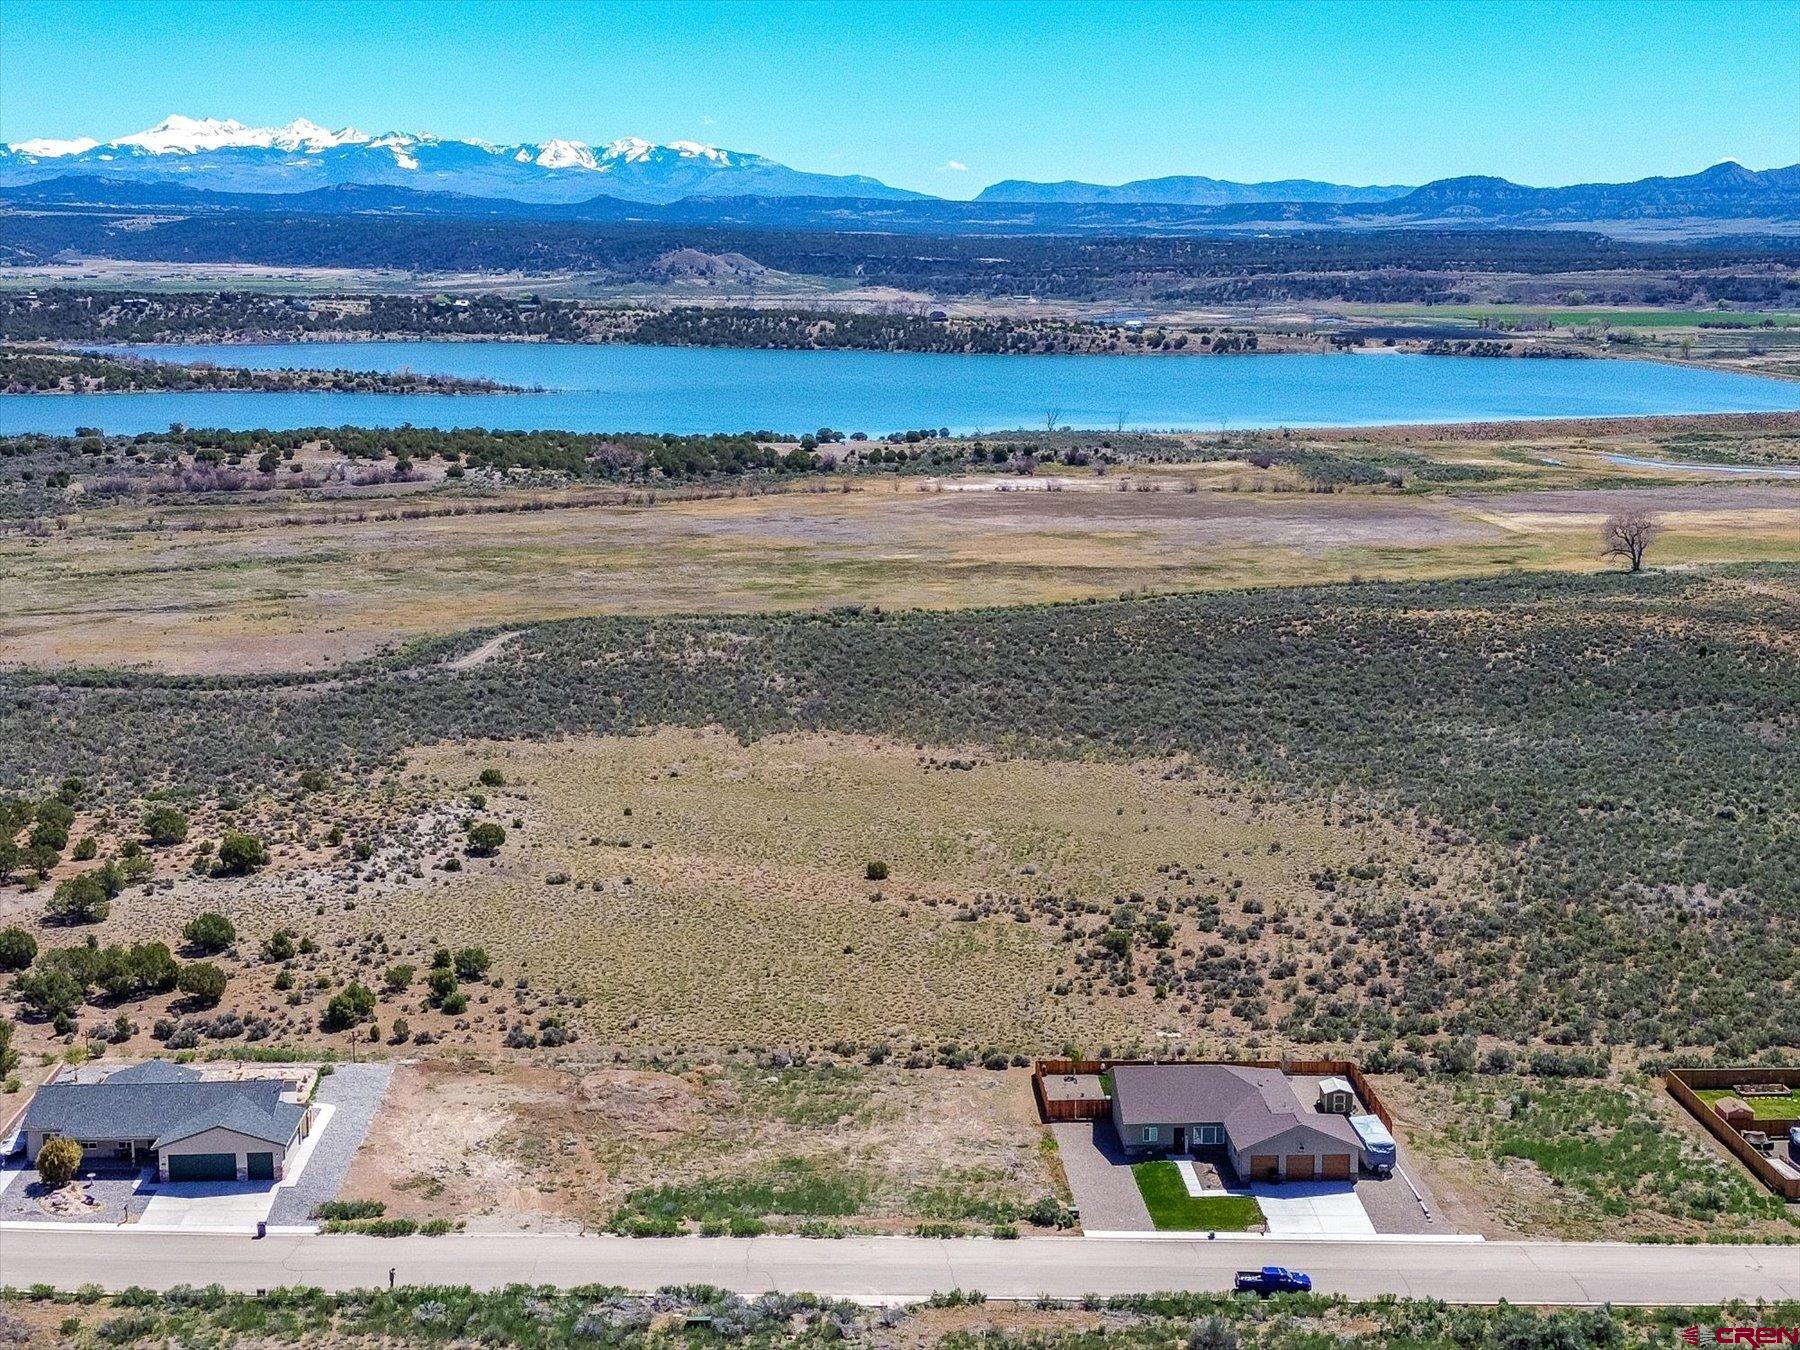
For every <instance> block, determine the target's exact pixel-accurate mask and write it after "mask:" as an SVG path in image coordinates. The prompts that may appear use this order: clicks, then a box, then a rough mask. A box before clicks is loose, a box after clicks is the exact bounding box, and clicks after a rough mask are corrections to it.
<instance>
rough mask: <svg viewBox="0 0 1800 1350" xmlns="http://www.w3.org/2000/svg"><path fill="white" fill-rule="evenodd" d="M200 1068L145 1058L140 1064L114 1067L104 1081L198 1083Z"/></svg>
mask: <svg viewBox="0 0 1800 1350" xmlns="http://www.w3.org/2000/svg"><path fill="white" fill-rule="evenodd" d="M200 1077H201V1075H200V1070H198V1069H190V1068H188V1066H187V1065H185V1064H171V1063H170V1062H169V1061H168V1060H166V1059H147V1060H145V1061H144V1062H143V1063H142V1064H133V1065H130V1066H129V1067H127V1068H123V1069H116V1070H114V1071H113V1072H112V1073H109V1074H107V1075H106V1077H105V1078H104V1079H102V1080H101V1081H102V1082H106V1083H198V1082H199V1081H200Z"/></svg>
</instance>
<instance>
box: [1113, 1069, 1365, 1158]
mask: <svg viewBox="0 0 1800 1350" xmlns="http://www.w3.org/2000/svg"><path fill="white" fill-rule="evenodd" d="M1112 1079H1113V1107H1112V1117H1113V1125H1114V1127H1115V1128H1116V1129H1117V1130H1118V1133H1119V1143H1120V1144H1121V1145H1122V1146H1123V1147H1124V1149H1125V1151H1126V1152H1127V1153H1188V1152H1196V1153H1198V1152H1205V1151H1208V1150H1215V1149H1216V1150H1222V1151H1223V1152H1224V1153H1225V1155H1226V1157H1228V1158H1229V1159H1230V1161H1231V1165H1232V1167H1233V1168H1234V1169H1235V1170H1236V1171H1237V1174H1238V1175H1239V1176H1240V1177H1244V1178H1248V1179H1250V1180H1253V1181H1274V1180H1289V1181H1299V1180H1308V1181H1310V1180H1313V1179H1315V1178H1316V1179H1343V1178H1349V1177H1354V1176H1355V1174H1356V1159H1357V1157H1358V1155H1359V1154H1360V1153H1361V1151H1362V1141H1361V1140H1360V1139H1359V1138H1358V1137H1357V1134H1356V1131H1355V1130H1353V1129H1352V1128H1351V1127H1350V1122H1349V1121H1348V1120H1346V1119H1345V1118H1344V1117H1342V1116H1334V1115H1320V1114H1318V1113H1317V1112H1314V1111H1310V1110H1307V1109H1306V1108H1304V1107H1302V1106H1301V1104H1300V1099H1299V1098H1298V1097H1297V1096H1295V1095H1294V1089H1293V1087H1292V1086H1291V1085H1290V1084H1289V1083H1288V1079H1287V1075H1286V1074H1284V1073H1282V1072H1281V1071H1280V1070H1278V1069H1248V1068H1239V1067H1237V1066H1236V1065H1231V1064H1124V1065H1120V1066H1119V1067H1117V1068H1115V1069H1114V1070H1113V1071H1112Z"/></svg>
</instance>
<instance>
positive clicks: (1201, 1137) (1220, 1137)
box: [1194, 1125, 1225, 1147]
mask: <svg viewBox="0 0 1800 1350" xmlns="http://www.w3.org/2000/svg"><path fill="white" fill-rule="evenodd" d="M1194 1142H1195V1143H1196V1144H1199V1145H1201V1146H1203V1147H1204V1146H1205V1145H1208V1144H1222V1143H1224V1142H1225V1127H1224V1126H1223V1125H1196V1126H1194Z"/></svg>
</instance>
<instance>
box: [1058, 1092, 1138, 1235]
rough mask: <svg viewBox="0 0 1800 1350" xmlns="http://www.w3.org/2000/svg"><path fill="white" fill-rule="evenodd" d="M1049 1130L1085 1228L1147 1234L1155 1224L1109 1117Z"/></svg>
mask: <svg viewBox="0 0 1800 1350" xmlns="http://www.w3.org/2000/svg"><path fill="white" fill-rule="evenodd" d="M1050 1129H1051V1132H1052V1133H1054V1134H1055V1135H1056V1152H1057V1155H1058V1156H1059V1157H1060V1158H1061V1159H1062V1165H1063V1173H1064V1175H1066V1176H1067V1177H1068V1178H1069V1189H1070V1190H1071V1191H1073V1192H1074V1194H1075V1207H1076V1208H1077V1209H1079V1210H1080V1211H1081V1227H1082V1230H1083V1231H1084V1232H1089V1233H1127V1232H1149V1231H1150V1230H1151V1229H1153V1228H1154V1227H1155V1225H1154V1224H1153V1223H1151V1221H1150V1211H1149V1210H1147V1209H1145V1208H1144V1196H1143V1193H1142V1192H1141V1191H1139V1190H1138V1185H1137V1178H1136V1177H1134V1176H1133V1175H1132V1173H1131V1163H1130V1160H1129V1159H1127V1158H1126V1157H1125V1153H1124V1150H1123V1149H1121V1148H1120V1147H1119V1136H1118V1133H1117V1131H1115V1130H1114V1129H1113V1123H1112V1121H1111V1120H1110V1119H1108V1120H1094V1121H1086V1120H1079V1121H1066V1122H1059V1123H1057V1124H1054V1125H1052V1126H1051V1127H1050Z"/></svg>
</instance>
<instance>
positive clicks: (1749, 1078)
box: [1663, 1069, 1800, 1200]
mask: <svg viewBox="0 0 1800 1350" xmlns="http://www.w3.org/2000/svg"><path fill="white" fill-rule="evenodd" d="M1754 1082H1764V1083H1784V1084H1786V1085H1787V1086H1788V1087H1790V1088H1794V1087H1800V1069H1671V1070H1670V1071H1669V1073H1668V1074H1667V1076H1666V1077H1664V1079H1663V1085H1664V1086H1665V1087H1667V1088H1668V1090H1669V1095H1670V1096H1671V1097H1673V1098H1674V1099H1675V1100H1676V1101H1678V1102H1680V1103H1681V1105H1682V1106H1683V1108H1685V1109H1686V1111H1687V1113H1688V1114H1689V1115H1690V1116H1692V1117H1693V1118H1694V1119H1695V1120H1697V1121H1699V1122H1700V1123H1701V1124H1702V1125H1703V1126H1705V1127H1706V1130H1707V1133H1709V1134H1711V1135H1712V1137H1713V1138H1715V1139H1717V1140H1718V1141H1719V1142H1720V1143H1721V1144H1723V1145H1725V1147H1726V1148H1728V1149H1730V1150H1731V1152H1732V1154H1733V1155H1734V1156H1735V1157H1736V1158H1737V1160H1738V1161H1739V1162H1741V1163H1743V1164H1744V1166H1745V1167H1748V1168H1749V1169H1750V1171H1751V1173H1752V1174H1753V1175H1754V1176H1755V1177H1756V1179H1757V1180H1758V1181H1760V1182H1762V1184H1763V1185H1765V1186H1767V1187H1768V1188H1769V1189H1770V1190H1772V1191H1774V1192H1775V1193H1776V1194H1777V1195H1779V1196H1783V1197H1784V1198H1786V1199H1789V1200H1800V1177H1791V1176H1788V1175H1787V1174H1786V1173H1785V1172H1783V1171H1782V1170H1781V1169H1780V1168H1778V1167H1776V1166H1775V1164H1774V1163H1772V1162H1770V1161H1769V1160H1768V1159H1767V1158H1765V1157H1763V1155H1762V1154H1760V1153H1758V1152H1757V1151H1756V1150H1755V1149H1753V1148H1751V1147H1750V1145H1749V1143H1748V1142H1747V1141H1746V1140H1745V1139H1744V1136H1743V1135H1741V1134H1739V1133H1738V1132H1737V1130H1735V1129H1733V1128H1732V1127H1731V1126H1730V1125H1729V1124H1727V1123H1726V1122H1725V1120H1724V1118H1723V1117H1721V1116H1720V1115H1719V1113H1718V1112H1717V1111H1715V1110H1713V1109H1712V1107H1711V1106H1709V1105H1708V1104H1707V1103H1705V1102H1703V1101H1701V1100H1700V1098H1699V1096H1698V1095H1696V1094H1695V1092H1694V1089H1695V1088H1730V1087H1736V1086H1737V1085H1738V1084H1739V1083H1754ZM1793 1124H1794V1122H1793V1121H1791V1120H1759V1121H1757V1122H1756V1128H1757V1129H1759V1130H1762V1131H1764V1132H1765V1133H1767V1134H1769V1135H1771V1136H1773V1137H1774V1139H1775V1141H1776V1143H1775V1146H1776V1147H1777V1148H1786V1147H1787V1132H1788V1130H1789V1129H1790V1128H1791V1127H1792V1126H1793Z"/></svg>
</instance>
